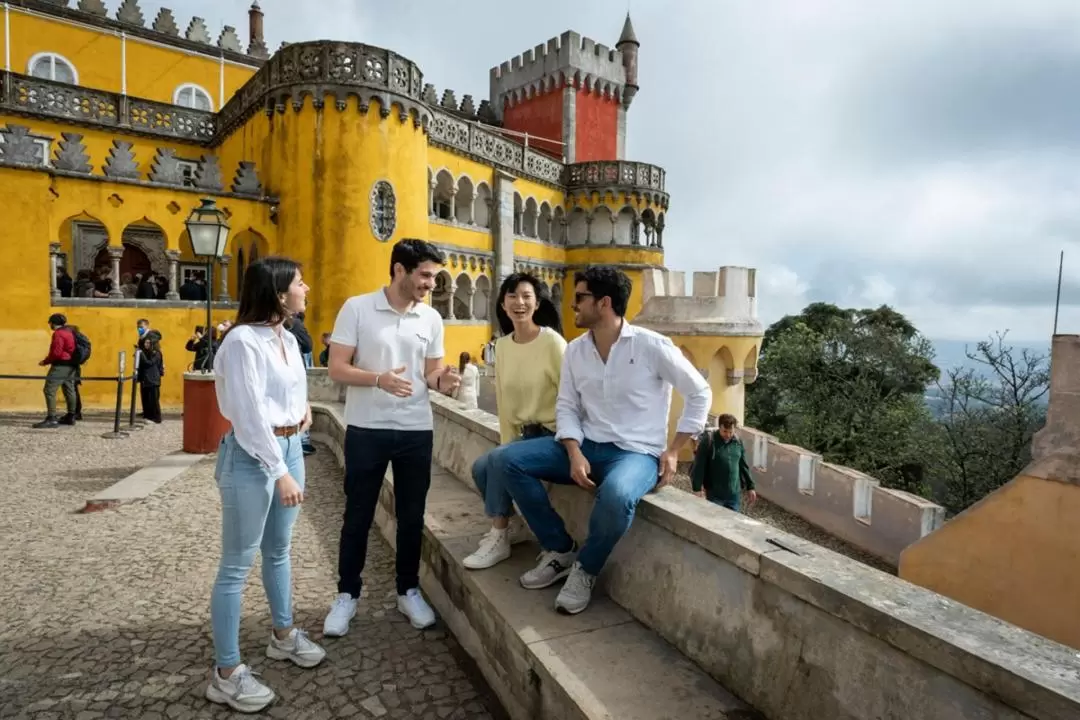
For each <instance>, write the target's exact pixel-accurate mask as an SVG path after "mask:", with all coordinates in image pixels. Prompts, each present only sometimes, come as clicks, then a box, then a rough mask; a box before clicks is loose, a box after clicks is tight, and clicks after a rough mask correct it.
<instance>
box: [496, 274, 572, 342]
mask: <svg viewBox="0 0 1080 720" xmlns="http://www.w3.org/2000/svg"><path fill="white" fill-rule="evenodd" d="M521 283H529V284H530V285H532V286H533V291H534V292H535V293H536V311H535V312H533V316H532V319H533V322H534V323H536V324H537V325H539V326H540V327H548V328H551V329H552V330H554V331H555V332H557V333H559V334H560V335H562V320H560V319H559V309H558V308H556V307H555V303H554V302H553V301H552V299H551V291H549V290H548V287H547V285H545V284H544V283H543V282H542V281H541V280H540V278H538V277H536V276H535V275H530V274H529V273H514V274H513V275H511V276H509V277H508V278H506V279H505V280H503V283H502V285H501V286H500V287H499V297H498V300H496V301H495V318H496V319H497V320H498V321H499V329H500V330H502V334H503V335H509V334H510V333H512V332H514V321H513V320H511V319H510V316H509V315H507V314H506V311H505V310H503V300H505V299H506V295H507V293H509V292H512V291H514V290H516V289H517V286H518V285H520V284H521ZM492 338H494V335H493V336H492Z"/></svg>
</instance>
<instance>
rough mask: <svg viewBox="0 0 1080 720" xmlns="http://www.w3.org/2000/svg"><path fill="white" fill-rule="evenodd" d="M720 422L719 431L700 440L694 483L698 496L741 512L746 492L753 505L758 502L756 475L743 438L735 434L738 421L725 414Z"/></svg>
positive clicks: (718, 423)
mask: <svg viewBox="0 0 1080 720" xmlns="http://www.w3.org/2000/svg"><path fill="white" fill-rule="evenodd" d="M717 425H718V427H717V428H716V430H713V431H706V432H705V433H704V434H703V435H702V437H701V441H700V442H699V443H698V446H697V450H696V451H695V452H694V464H693V467H691V469H690V484H691V487H692V488H693V490H694V493H695V494H696V495H697V496H698V497H704V498H706V499H707V500H708V501H709V502H711V503H714V504H716V505H720V506H723V507H726V508H727V509H728V510H734V511H735V512H739V509H740V507H741V500H742V493H743V491H746V499H747V501H748V502H749V504H751V505H752V504H753V503H755V502H756V501H757V491H756V490H754V477H753V476H752V475H751V474H750V466H749V464H747V462H746V449H745V448H744V447H743V444H742V440H740V439H739V438H738V437H736V436H735V428H736V426H737V425H738V420H736V419H735V416H734V415H728V414H726V413H725V414H724V415H721V416H720V417H719V418H718V419H717Z"/></svg>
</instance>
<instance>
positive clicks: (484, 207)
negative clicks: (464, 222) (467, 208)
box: [473, 181, 491, 228]
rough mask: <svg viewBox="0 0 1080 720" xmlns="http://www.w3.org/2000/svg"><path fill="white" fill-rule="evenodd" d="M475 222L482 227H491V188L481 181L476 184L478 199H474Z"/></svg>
mask: <svg viewBox="0 0 1080 720" xmlns="http://www.w3.org/2000/svg"><path fill="white" fill-rule="evenodd" d="M473 223H474V224H476V225H479V226H480V227H484V228H489V227H491V188H489V187H488V186H487V183H485V182H483V181H481V182H479V183H477V185H476V199H475V200H473Z"/></svg>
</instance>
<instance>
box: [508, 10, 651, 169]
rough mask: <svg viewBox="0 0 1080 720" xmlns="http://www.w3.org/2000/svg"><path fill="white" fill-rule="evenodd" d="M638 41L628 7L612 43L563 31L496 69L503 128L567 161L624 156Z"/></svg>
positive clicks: (634, 90)
mask: <svg viewBox="0 0 1080 720" xmlns="http://www.w3.org/2000/svg"><path fill="white" fill-rule="evenodd" d="M639 45H640V43H638V40H637V37H636V36H635V35H634V26H633V24H632V23H631V22H630V15H629V13H627V15H626V22H625V23H624V24H623V30H622V35H621V36H620V37H619V42H618V43H617V44H616V45H615V49H614V50H611V49H609V48H608V47H606V46H605V45H601V44H599V43H597V42H594V41H593V40H590V39H589V38H583V37H581V36H580V35H578V34H577V33H575V32H569V31H568V32H565V33H563V34H562V35H561V36H560V37H557V38H552V39H551V40H548V41H547V44H546V45H537V46H536V47H535V48H534V49H532V50H529V51H527V52H526V53H525V54H523V55H521V56H520V57H515V58H514V59H513V60H511V61H510V62H504V63H503V64H502V65H500V66H499V67H497V68H492V69H491V106H492V108H493V109H494V111H495V114H496V116H497V117H498V118H499V120H501V121H502V125H503V127H504V128H506V129H508V130H514V131H516V132H520V133H527V134H528V136H529V145H530V146H531V147H535V148H537V149H538V150H544V151H546V152H549V153H551V154H553V155H556V156H561V157H563V158H564V160H565V161H566V162H568V163H575V162H587V161H590V160H621V159H623V154H624V152H625V148H626V111H627V109H629V107H630V103H631V101H632V100H633V99H634V95H635V94H637V91H638V84H637V59H638V47H639Z"/></svg>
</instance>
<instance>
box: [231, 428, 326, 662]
mask: <svg viewBox="0 0 1080 720" xmlns="http://www.w3.org/2000/svg"><path fill="white" fill-rule="evenodd" d="M277 440H278V443H279V444H280V446H281V452H282V454H283V455H284V456H285V462H286V464H287V465H288V466H289V473H290V474H291V475H292V476H293V479H295V480H296V482H298V483H299V484H300V487H301V489H302V488H303V487H304V456H303V454H302V453H301V450H300V438H299V437H297V436H295V435H294V436H292V437H289V438H278V439H277ZM214 475H215V477H216V478H217V481H218V490H219V491H220V493H221V564H220V565H219V566H218V575H217V581H216V582H214V590H213V593H212V594H211V596H210V622H211V625H212V626H213V630H214V655H215V657H216V659H217V664H218V667H225V668H228V667H234V666H236V665H239V664H240V596H241V594H242V593H243V591H244V583H245V582H246V581H247V576H248V573H249V572H250V571H251V566H252V565H254V564H255V553H256V552H257V551H258V550H260V549H261V550H262V580H263V588H264V589H265V590H266V599H267V600H268V601H269V603H270V614H271V616H272V618H273V622H274V627H275V628H279V629H285V628H289V627H292V624H293V617H292V566H291V563H290V558H289V549H290V546H291V543H292V529H293V523H294V522H295V521H296V516H297V515H298V514H299V513H300V507H299V506H295V507H285V506H284V505H282V504H281V499H280V497H279V496H278V493H277V487H276V478H271V477H270V476H269V475H268V474H267V472H266V470H264V469H263V468H262V466H261V465H260V464H259V462H258V461H257V460H255V459H254V458H253V457H251V456H250V455H248V454H247V452H245V451H244V449H243V448H242V447H240V444H239V443H238V442H236V437H235V436H234V435H233V433H232V432H229V433H227V434H226V435H225V437H224V438H223V439H222V441H221V445H220V446H219V447H218V458H217V469H216V471H215V473H214Z"/></svg>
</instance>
